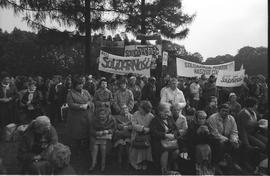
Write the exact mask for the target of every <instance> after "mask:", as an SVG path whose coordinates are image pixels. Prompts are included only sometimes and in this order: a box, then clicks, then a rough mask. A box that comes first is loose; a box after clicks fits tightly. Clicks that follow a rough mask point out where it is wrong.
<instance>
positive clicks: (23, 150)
mask: <svg viewBox="0 0 270 176" xmlns="http://www.w3.org/2000/svg"><path fill="white" fill-rule="evenodd" d="M34 156H35V154H34V153H33V152H31V146H30V144H29V140H28V139H27V138H26V136H23V137H22V138H21V139H20V141H19V148H18V153H17V158H18V160H19V161H21V162H22V163H23V164H26V163H31V162H32V161H33V160H34Z"/></svg>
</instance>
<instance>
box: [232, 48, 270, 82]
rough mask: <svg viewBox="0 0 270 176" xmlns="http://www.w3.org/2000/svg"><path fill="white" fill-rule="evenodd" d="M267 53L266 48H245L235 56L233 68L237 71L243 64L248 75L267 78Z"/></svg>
mask: <svg viewBox="0 0 270 176" xmlns="http://www.w3.org/2000/svg"><path fill="white" fill-rule="evenodd" d="M267 56H268V51H267V48H266V47H257V48H253V47H250V46H246V47H243V48H241V49H240V50H239V51H238V53H237V54H236V55H235V57H234V59H235V68H236V70H239V69H240V67H241V65H242V64H243V66H244V69H245V70H246V73H247V74H248V75H257V74H262V75H264V76H266V77H268V57H267Z"/></svg>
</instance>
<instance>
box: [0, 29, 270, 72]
mask: <svg viewBox="0 0 270 176" xmlns="http://www.w3.org/2000/svg"><path fill="white" fill-rule="evenodd" d="M92 38H93V45H92V47H91V53H92V58H93V59H94V61H93V64H94V68H95V70H94V73H95V74H99V72H98V71H97V60H96V59H97V58H98V56H99V52H100V49H101V46H100V42H101V39H104V38H105V39H106V40H109V41H119V40H123V39H122V38H123V37H121V35H119V34H117V35H115V36H114V37H112V36H107V37H106V36H102V35H94V36H93V37H92ZM124 41H125V44H126V45H130V44H139V43H138V42H136V41H134V40H129V39H128V38H127V37H126V36H124ZM159 43H160V44H162V47H163V50H164V51H168V53H169V61H168V68H167V71H168V73H169V74H171V75H175V74H176V67H175V58H176V57H180V58H182V59H185V60H188V61H192V62H197V63H202V60H203V58H202V56H201V55H200V53H198V52H196V53H190V52H188V51H187V50H186V49H185V47H184V46H182V45H178V44H175V43H172V42H171V41H169V40H162V41H159ZM102 49H103V50H105V51H107V52H109V53H112V54H115V55H121V53H123V49H121V48H102ZM83 51H84V42H83V37H82V36H80V35H73V34H71V33H69V32H59V31H54V30H41V31H40V32H39V33H37V34H35V33H31V32H26V31H21V30H19V29H16V28H14V30H13V31H12V32H11V33H7V32H3V31H2V30H0V71H2V70H7V71H9V72H10V73H12V74H15V75H18V74H24V75H31V74H39V75H44V76H50V75H53V74H69V73H83V72H84V69H83V66H84V65H83V64H84V52H83ZM233 60H235V63H236V70H238V69H239V68H240V66H241V65H242V64H243V65H244V68H245V69H246V72H247V73H248V74H249V75H254V74H263V75H265V76H267V75H268V74H267V69H268V68H267V48H265V47H259V48H253V47H243V48H241V49H240V50H239V52H238V54H236V55H235V56H231V55H228V54H227V55H225V56H217V57H215V58H208V59H207V60H206V62H205V64H220V63H225V62H229V61H233ZM159 64H161V62H159ZM158 69H161V67H158ZM157 72H160V70H157Z"/></svg>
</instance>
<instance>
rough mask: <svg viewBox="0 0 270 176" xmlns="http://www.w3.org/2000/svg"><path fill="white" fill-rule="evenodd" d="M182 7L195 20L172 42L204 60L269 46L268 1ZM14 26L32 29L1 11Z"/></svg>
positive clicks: (200, 0) (222, 0)
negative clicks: (187, 31) (178, 38)
mask: <svg viewBox="0 0 270 176" xmlns="http://www.w3.org/2000/svg"><path fill="white" fill-rule="evenodd" d="M182 4H183V12H184V13H187V14H194V13H195V14H196V17H195V19H194V21H193V22H192V23H191V24H190V25H189V26H188V27H189V29H190V32H189V35H188V36H187V38H185V39H183V40H174V41H173V42H175V43H178V44H180V45H184V46H185V48H186V50H187V51H189V52H192V53H194V52H199V53H200V54H201V55H202V56H203V58H204V60H205V59H206V58H208V57H215V56H217V55H225V54H231V55H235V54H237V52H238V50H239V49H240V48H242V47H244V46H251V47H260V46H264V47H268V4H267V0H182ZM14 27H17V28H19V29H22V30H29V31H30V30H31V29H30V28H29V27H28V26H27V25H26V24H25V22H22V21H21V18H20V16H15V15H14V14H13V10H5V9H0V28H2V29H3V30H6V31H8V32H10V31H12V30H13V28H14ZM62 29H64V28H62ZM120 32H122V31H120Z"/></svg>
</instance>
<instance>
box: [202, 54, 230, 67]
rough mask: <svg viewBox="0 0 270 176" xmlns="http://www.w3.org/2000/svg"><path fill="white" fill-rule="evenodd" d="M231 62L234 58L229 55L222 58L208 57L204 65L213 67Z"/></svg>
mask: <svg viewBox="0 0 270 176" xmlns="http://www.w3.org/2000/svg"><path fill="white" fill-rule="evenodd" d="M231 61H234V57H233V56H232V55H230V54H226V55H223V56H216V57H209V58H207V59H206V61H205V62H204V64H207V65H215V64H224V63H227V62H231Z"/></svg>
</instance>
